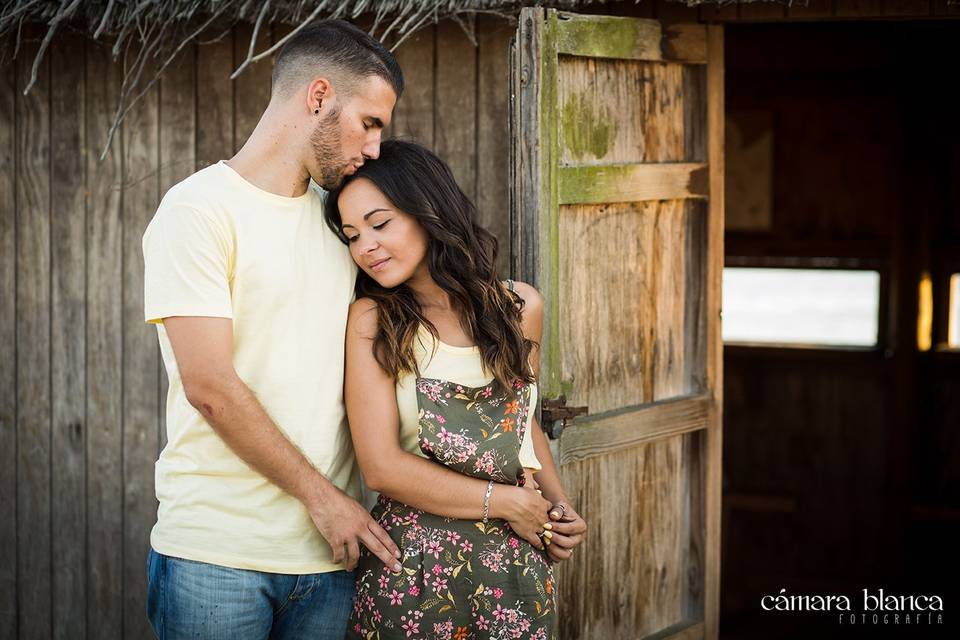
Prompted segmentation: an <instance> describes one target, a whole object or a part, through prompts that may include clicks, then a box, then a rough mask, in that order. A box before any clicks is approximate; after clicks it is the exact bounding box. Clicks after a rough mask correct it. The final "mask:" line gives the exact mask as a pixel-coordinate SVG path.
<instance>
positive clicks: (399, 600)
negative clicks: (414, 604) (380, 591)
mask: <svg viewBox="0 0 960 640" xmlns="http://www.w3.org/2000/svg"><path fill="white" fill-rule="evenodd" d="M405 595H406V594H405V593H403V592H402V591H397V590H396V589H394V590H393V592H392V593H390V594H388V595H387V597H388V598H390V604H392V605H398V604H403V596H405Z"/></svg>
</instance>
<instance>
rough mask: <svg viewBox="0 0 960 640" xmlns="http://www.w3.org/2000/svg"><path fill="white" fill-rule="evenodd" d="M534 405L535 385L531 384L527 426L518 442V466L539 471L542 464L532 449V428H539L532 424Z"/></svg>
mask: <svg viewBox="0 0 960 640" xmlns="http://www.w3.org/2000/svg"><path fill="white" fill-rule="evenodd" d="M536 406H537V385H533V389H532V390H531V391H530V413H529V414H528V415H527V428H526V429H525V430H524V432H523V440H522V441H521V442H520V466H522V467H524V468H525V469H536V470H537V471H539V470H540V469H542V468H543V465H542V464H540V460H538V459H537V454H536V452H535V451H534V449H533V430H534V429H535V428H539V427H535V426H534V424H533V415H534V413H536V411H534V408H535V407H536Z"/></svg>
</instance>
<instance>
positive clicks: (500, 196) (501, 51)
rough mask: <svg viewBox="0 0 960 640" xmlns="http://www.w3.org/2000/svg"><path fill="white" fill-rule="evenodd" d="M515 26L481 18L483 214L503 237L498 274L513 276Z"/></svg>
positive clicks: (479, 204)
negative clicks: (512, 82)
mask: <svg viewBox="0 0 960 640" xmlns="http://www.w3.org/2000/svg"><path fill="white" fill-rule="evenodd" d="M514 29H515V27H514V25H513V24H512V23H511V22H508V21H506V20H503V19H501V18H496V17H493V16H482V17H478V18H477V40H478V42H477V45H478V47H479V52H478V64H477V101H478V108H477V209H478V212H479V214H480V215H479V217H480V223H481V224H482V225H483V226H484V227H486V228H487V229H489V230H490V231H491V232H492V233H493V235H495V236H496V237H497V240H498V241H499V246H500V253H499V255H498V256H497V270H498V271H499V272H500V274H501V275H502V276H506V275H507V274H508V273H509V270H510V215H509V213H510V193H509V191H510V171H509V169H510V163H509V158H510V127H509V119H510V116H509V109H510V89H509V80H510V77H509V74H510V65H509V55H510V38H511V37H512V36H513V32H514Z"/></svg>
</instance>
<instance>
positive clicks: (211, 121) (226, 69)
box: [196, 32, 234, 169]
mask: <svg viewBox="0 0 960 640" xmlns="http://www.w3.org/2000/svg"><path fill="white" fill-rule="evenodd" d="M231 73H233V32H230V33H228V34H227V35H225V36H223V37H222V38H221V39H220V40H217V41H216V42H212V43H210V44H201V45H198V46H197V66H196V74H197V112H198V113H197V150H196V153H197V168H198V169H202V168H203V167H206V166H208V165H211V164H215V163H217V162H219V161H220V160H224V159H226V158H229V157H230V156H232V155H233V149H234V144H233V131H234V126H233V108H234V92H233V90H234V86H233V81H232V80H230V74H231Z"/></svg>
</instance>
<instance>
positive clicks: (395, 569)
mask: <svg viewBox="0 0 960 640" xmlns="http://www.w3.org/2000/svg"><path fill="white" fill-rule="evenodd" d="M400 569H401V567H400V565H399V564H395V565H393V572H394V573H400Z"/></svg>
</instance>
